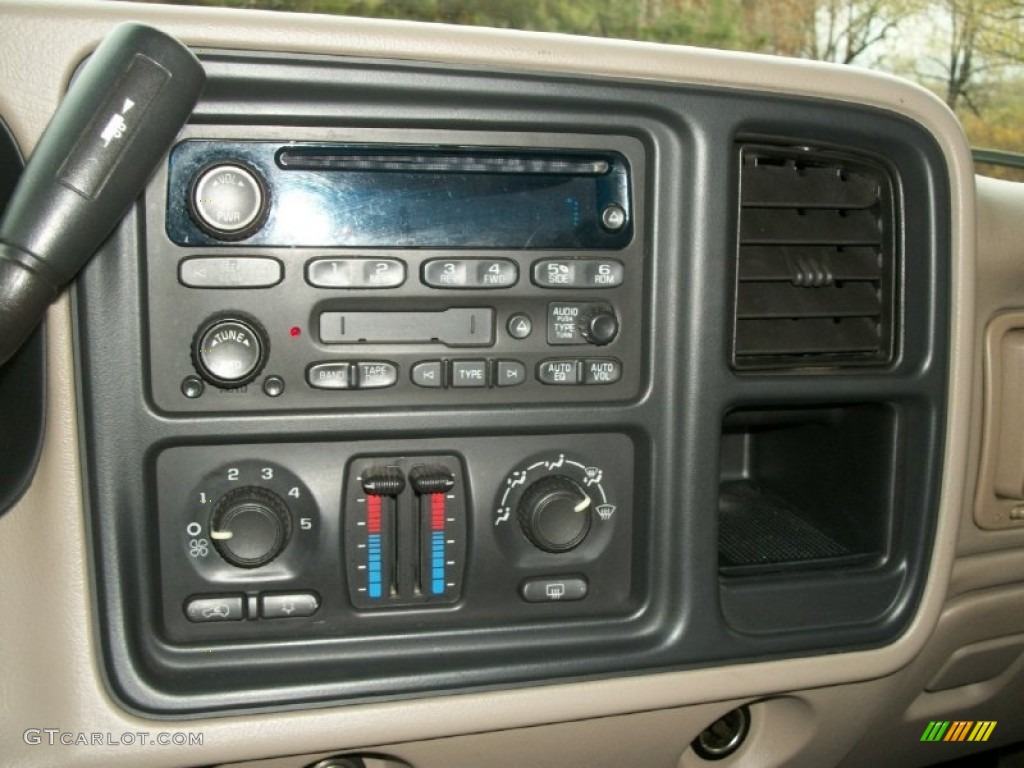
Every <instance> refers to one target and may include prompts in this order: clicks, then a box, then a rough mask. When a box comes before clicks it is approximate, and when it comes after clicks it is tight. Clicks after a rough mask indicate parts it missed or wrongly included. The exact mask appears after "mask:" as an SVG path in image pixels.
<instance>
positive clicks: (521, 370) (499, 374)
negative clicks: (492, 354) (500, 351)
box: [494, 360, 526, 387]
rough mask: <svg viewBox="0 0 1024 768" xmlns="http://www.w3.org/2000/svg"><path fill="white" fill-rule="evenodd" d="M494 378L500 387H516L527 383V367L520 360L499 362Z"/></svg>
mask: <svg viewBox="0 0 1024 768" xmlns="http://www.w3.org/2000/svg"><path fill="white" fill-rule="evenodd" d="M494 378H495V382H494V383H495V384H497V385H498V386H499V387H514V386H516V385H518V384H522V383H523V382H524V381H526V366H525V365H523V364H522V363H521V362H519V361H518V360H499V361H498V363H497V365H496V366H495V376H494Z"/></svg>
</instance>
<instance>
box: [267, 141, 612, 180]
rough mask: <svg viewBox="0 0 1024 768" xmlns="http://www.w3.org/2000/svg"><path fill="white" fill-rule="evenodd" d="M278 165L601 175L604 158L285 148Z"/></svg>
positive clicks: (606, 165)
mask: <svg viewBox="0 0 1024 768" xmlns="http://www.w3.org/2000/svg"><path fill="white" fill-rule="evenodd" d="M277 164H278V165H279V166H280V167H281V168H283V169H285V170H294V171H415V172H421V173H422V172H430V173H515V174H541V175H561V174H569V175H572V176H601V175H602V174H605V173H608V171H609V170H610V169H611V163H610V162H609V161H608V160H607V159H605V158H603V157H594V156H579V157H576V156H573V155H553V154H552V155H542V154H526V153H521V152H516V153H498V152H458V153H451V152H443V153H442V152H398V151H396V152H381V151H380V150H369V151H368V150H361V149H358V148H344V147H324V148H311V149H291V148H288V149H282V150H281V151H280V152H279V153H278V155H277Z"/></svg>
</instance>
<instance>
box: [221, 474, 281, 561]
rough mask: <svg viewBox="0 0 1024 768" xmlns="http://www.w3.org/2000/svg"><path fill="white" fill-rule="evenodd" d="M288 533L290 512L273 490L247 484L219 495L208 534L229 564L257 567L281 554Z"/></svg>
mask: <svg viewBox="0 0 1024 768" xmlns="http://www.w3.org/2000/svg"><path fill="white" fill-rule="evenodd" d="M291 535H292V513H291V511H290V510H289V509H288V505H287V504H285V502H284V500H283V499H282V498H281V497H280V496H278V495H277V494H276V493H274V492H273V491H269V490H267V489H266V488H261V487H259V486H255V485H250V486H245V487H243V488H235V489H234V490H232V491H229V492H228V493H226V494H224V495H223V496H221V498H220V500H218V502H217V506H216V507H215V508H214V510H213V519H212V521H211V523H210V538H211V539H212V540H213V546H214V547H215V548H216V549H217V552H218V553H219V554H220V556H221V557H223V558H224V559H225V560H227V561H228V562H229V563H231V565H235V566H238V567H239V568H259V567H260V566H261V565H266V564H267V563H269V562H271V561H272V560H273V559H274V558H276V557H277V556H278V555H280V554H281V552H282V551H283V550H284V548H285V546H287V544H288V540H289V539H290V538H291Z"/></svg>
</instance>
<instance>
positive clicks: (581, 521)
mask: <svg viewBox="0 0 1024 768" xmlns="http://www.w3.org/2000/svg"><path fill="white" fill-rule="evenodd" d="M591 506H592V502H591V499H590V496H589V495H588V494H587V492H586V491H584V490H583V488H581V487H580V485H579V483H577V482H576V481H575V480H572V479H570V478H568V477H565V476H564V475H550V476H548V477H543V478H541V479H540V480H538V481H537V482H535V483H534V484H533V485H531V486H530V487H529V488H527V489H526V490H525V491H524V492H523V495H522V497H521V498H520V500H519V510H518V516H519V525H520V527H521V528H522V529H523V533H524V534H525V535H526V538H528V539H529V540H530V541H531V542H533V544H534V545H535V546H537V547H538V548H539V549H543V550H544V551H545V552H568V551H569V550H571V549H574V548H576V547H577V546H579V545H580V543H581V542H582V541H583V540H584V539H585V538H586V537H587V534H588V533H589V532H590V521H591V511H590V510H591Z"/></svg>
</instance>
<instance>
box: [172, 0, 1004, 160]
mask: <svg viewBox="0 0 1024 768" xmlns="http://www.w3.org/2000/svg"><path fill="white" fill-rule="evenodd" d="M172 2H175V3H177V4H179V5H207V6H229V7H237V8H261V9H266V10H279V11H298V12H315V13H331V14H346V15H351V16H369V17H375V18H388V19H406V20H416V21H433V22H445V23H451V24H468V25H477V26H487V27H501V28H511V29H524V30H535V31H543V32H565V33H570V34H580V35H592V36H596V37H617V38H627V39H631V40H645V41H651V42H660V43H678V44H686V45H698V46H707V47H713V48H725V49H731V50H739V51H754V52H759V53H769V54H777V55H782V56H793V57H798V58H805V59H817V60H822V61H830V62H835V63H838V64H845V65H849V66H861V67H868V68H872V69H880V70H884V71H888V72H892V73H894V74H897V75H901V76H903V77H907V78H909V79H911V80H915V81H916V82H918V83H920V84H921V85H923V86H925V87H926V88H928V89H930V90H931V91H933V92H934V93H935V94H936V95H937V96H939V97H940V98H941V99H943V100H944V101H945V102H946V104H948V105H949V106H950V108H951V109H953V110H954V111H955V112H956V114H957V116H958V117H959V118H960V120H961V122H962V123H963V125H964V129H965V131H966V132H967V136H968V138H969V140H970V142H971V145H972V146H974V147H984V148H991V149H999V150H1004V151H1008V152H1017V153H1024V131H1022V128H1021V126H1022V124H1024V94H1022V90H1024V89H1022V87H1021V86H1024V0H769V1H762V2H759V1H758V0H172ZM980 170H982V171H983V172H986V173H989V174H990V175H1001V176H1006V177H1008V178H1014V176H1013V174H1012V172H1011V171H1009V170H1008V169H1004V168H993V167H988V166H986V167H982V168H981V169H980ZM1021 178H1024V176H1022V177H1021Z"/></svg>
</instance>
